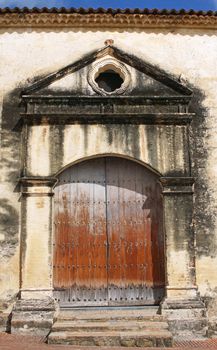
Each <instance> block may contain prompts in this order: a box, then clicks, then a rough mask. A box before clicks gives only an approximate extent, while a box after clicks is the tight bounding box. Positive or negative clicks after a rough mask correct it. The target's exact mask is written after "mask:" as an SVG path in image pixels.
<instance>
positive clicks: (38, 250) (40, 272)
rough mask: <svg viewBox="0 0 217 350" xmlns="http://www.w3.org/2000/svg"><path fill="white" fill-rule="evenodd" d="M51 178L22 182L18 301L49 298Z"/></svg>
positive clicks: (50, 288)
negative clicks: (19, 299) (19, 294)
mask: <svg viewBox="0 0 217 350" xmlns="http://www.w3.org/2000/svg"><path fill="white" fill-rule="evenodd" d="M55 182H56V179H54V178H45V177H44V178H39V177H37V178H33V177H32V178H22V179H21V192H22V232H21V242H22V243H21V289H20V291H21V299H42V298H47V297H51V296H52V289H53V286H52V196H53V186H54V184H55Z"/></svg>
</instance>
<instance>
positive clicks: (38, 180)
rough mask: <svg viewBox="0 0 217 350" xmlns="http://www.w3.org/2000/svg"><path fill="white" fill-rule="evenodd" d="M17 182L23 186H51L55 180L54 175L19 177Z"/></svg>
mask: <svg viewBox="0 0 217 350" xmlns="http://www.w3.org/2000/svg"><path fill="white" fill-rule="evenodd" d="M19 182H20V183H21V184H22V185H23V186H28V187H34V186H37V187H39V186H48V187H52V186H54V185H55V183H56V182H57V179H56V178H55V177H21V178H20V179H19Z"/></svg>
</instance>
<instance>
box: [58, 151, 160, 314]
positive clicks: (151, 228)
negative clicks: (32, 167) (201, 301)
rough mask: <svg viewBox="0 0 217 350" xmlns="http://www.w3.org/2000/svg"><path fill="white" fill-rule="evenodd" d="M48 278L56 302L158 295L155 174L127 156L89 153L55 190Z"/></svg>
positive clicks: (128, 301) (146, 300)
mask: <svg viewBox="0 0 217 350" xmlns="http://www.w3.org/2000/svg"><path fill="white" fill-rule="evenodd" d="M54 224H55V233H54V249H53V254H54V256H53V280H54V293H55V297H56V299H57V300H59V302H60V304H61V305H62V306H72V307H73V306H88V305H89V306H100V305H147V304H157V303H159V302H160V300H161V299H162V297H163V296H164V287H165V262H164V231H163V206H162V196H161V188H160V185H159V183H158V177H157V175H155V174H154V173H153V172H151V171H150V170H148V169H147V168H145V167H143V166H142V165H140V164H138V163H135V162H133V161H130V160H127V159H123V158H117V157H103V158H95V159H91V160H88V161H85V162H81V163H79V164H77V165H74V166H72V167H70V168H68V169H67V170H65V171H63V172H62V173H61V174H60V176H59V182H58V184H57V186H56V188H55V213H54Z"/></svg>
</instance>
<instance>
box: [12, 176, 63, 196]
mask: <svg viewBox="0 0 217 350" xmlns="http://www.w3.org/2000/svg"><path fill="white" fill-rule="evenodd" d="M56 182H57V179H56V178H52V177H23V178H21V179H20V180H19V183H20V184H21V193H22V195H23V196H28V197H29V196H31V197H50V196H53V186H54V185H55V183H56Z"/></svg>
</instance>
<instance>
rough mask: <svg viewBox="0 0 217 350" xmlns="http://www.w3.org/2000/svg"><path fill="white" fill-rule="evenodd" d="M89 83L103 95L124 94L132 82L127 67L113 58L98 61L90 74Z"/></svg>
mask: <svg viewBox="0 0 217 350" xmlns="http://www.w3.org/2000/svg"><path fill="white" fill-rule="evenodd" d="M88 81H89V84H90V85H91V86H92V88H93V89H94V90H95V91H96V92H98V93H100V94H101V95H111V94H122V93H123V92H125V91H126V89H127V88H128V86H129V83H130V74H129V72H128V70H127V68H126V67H125V66H124V65H123V64H121V63H120V62H118V61H116V60H115V59H113V58H108V59H103V60H102V61H100V62H97V63H96V64H95V65H94V67H93V68H92V69H91V70H90V72H89V75H88Z"/></svg>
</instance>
